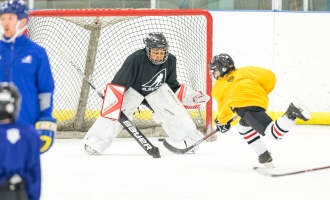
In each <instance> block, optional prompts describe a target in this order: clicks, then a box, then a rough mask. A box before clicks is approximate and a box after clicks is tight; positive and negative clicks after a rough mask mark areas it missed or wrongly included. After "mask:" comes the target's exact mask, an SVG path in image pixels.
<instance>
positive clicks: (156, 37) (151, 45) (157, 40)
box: [143, 33, 168, 65]
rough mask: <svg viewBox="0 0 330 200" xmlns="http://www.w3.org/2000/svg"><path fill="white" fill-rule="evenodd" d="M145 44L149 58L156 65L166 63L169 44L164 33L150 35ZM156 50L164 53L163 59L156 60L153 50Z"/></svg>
mask: <svg viewBox="0 0 330 200" xmlns="http://www.w3.org/2000/svg"><path fill="white" fill-rule="evenodd" d="M143 42H144V44H145V45H146V53H147V56H148V58H149V60H150V61H151V62H152V63H153V64H154V65H161V64H163V63H164V62H166V60H167V58H168V42H167V40H166V38H165V36H164V35H163V34H162V33H149V35H148V36H147V37H146V38H145V39H144V40H143ZM156 49H157V50H160V51H161V52H163V53H164V55H163V56H162V58H160V59H155V57H154V56H153V55H152V50H156Z"/></svg>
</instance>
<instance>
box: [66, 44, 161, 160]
mask: <svg viewBox="0 0 330 200" xmlns="http://www.w3.org/2000/svg"><path fill="white" fill-rule="evenodd" d="M60 54H61V55H62V56H63V57H64V58H65V60H67V61H68V62H69V63H70V64H71V65H72V66H73V67H74V68H75V69H76V70H77V71H78V73H79V75H81V76H82V77H83V79H84V80H85V81H87V83H88V84H89V85H90V86H91V88H92V89H93V90H94V91H96V93H97V94H98V95H99V96H100V97H101V98H102V99H103V98H104V96H103V94H102V93H101V92H100V91H98V90H97V89H96V87H95V86H94V85H93V84H92V82H90V80H89V79H88V78H87V77H86V76H85V74H84V73H83V72H82V71H81V69H80V68H79V67H78V66H77V65H75V63H73V61H72V60H71V59H70V58H69V57H68V56H67V55H66V53H65V52H64V51H60ZM118 121H119V123H120V124H121V125H122V126H123V127H124V128H125V129H126V130H127V132H128V133H129V134H130V135H131V136H132V137H133V138H134V139H135V140H136V141H137V142H138V143H139V144H140V146H141V147H142V148H143V149H144V150H145V151H146V152H147V153H148V154H149V155H151V156H152V157H153V158H160V154H159V149H158V147H155V146H153V145H152V144H151V142H150V141H149V140H148V139H147V138H146V137H145V136H144V135H143V134H142V133H141V131H140V130H139V129H138V128H137V127H136V126H135V125H134V124H133V123H132V121H131V120H129V119H128V117H127V116H126V115H125V114H124V113H123V112H121V114H120V118H119V120H118Z"/></svg>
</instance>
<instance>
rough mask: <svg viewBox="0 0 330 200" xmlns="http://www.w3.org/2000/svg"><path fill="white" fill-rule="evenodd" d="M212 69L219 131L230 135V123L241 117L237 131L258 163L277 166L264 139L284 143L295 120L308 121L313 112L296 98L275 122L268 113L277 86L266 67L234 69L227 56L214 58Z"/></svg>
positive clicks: (216, 119) (216, 122)
mask: <svg viewBox="0 0 330 200" xmlns="http://www.w3.org/2000/svg"><path fill="white" fill-rule="evenodd" d="M209 68H210V70H211V73H212V75H213V77H214V78H215V79H216V81H215V84H214V86H213V88H212V97H213V98H214V99H215V100H216V101H217V103H218V116H217V117H216V118H215V120H214V121H215V124H216V128H217V131H218V132H221V133H225V132H227V131H228V130H229V129H230V127H231V125H230V123H227V122H228V121H229V120H230V119H231V117H232V115H233V113H236V114H237V115H239V116H240V117H241V119H240V121H239V123H238V125H237V130H238V132H239V133H240V135H241V136H242V137H243V138H244V140H245V141H246V142H247V143H248V144H249V146H250V147H251V148H252V150H253V151H254V152H255V153H256V154H257V155H258V156H259V162H260V163H261V164H264V165H265V166H267V167H274V165H273V164H272V160H273V159H272V157H271V155H270V153H269V151H268V150H267V147H266V146H265V144H264V142H263V141H262V139H261V137H260V135H261V136H266V137H267V138H269V139H272V140H281V139H282V138H283V137H284V136H285V135H286V134H287V133H288V132H289V130H290V129H291V128H292V127H293V126H294V124H295V122H296V118H300V119H302V120H304V121H308V120H309V118H310V117H311V115H310V112H309V111H308V109H307V108H306V107H305V106H304V104H303V103H302V102H301V101H300V100H299V99H297V98H295V99H294V100H293V102H292V103H291V104H290V105H289V107H288V109H287V111H286V112H285V113H284V115H283V116H282V117H280V118H278V119H277V120H275V121H273V120H272V119H271V118H270V117H269V116H268V115H267V113H266V109H267V107H268V94H269V93H271V92H272V91H273V89H274V87H275V83H276V76H275V74H274V73H273V72H272V71H271V70H269V69H266V68H261V67H255V66H246V67H240V68H237V69H236V68H235V65H234V61H233V59H232V58H231V57H230V56H229V55H228V54H225V53H221V54H219V55H216V56H214V57H213V58H212V59H211V62H210V65H209Z"/></svg>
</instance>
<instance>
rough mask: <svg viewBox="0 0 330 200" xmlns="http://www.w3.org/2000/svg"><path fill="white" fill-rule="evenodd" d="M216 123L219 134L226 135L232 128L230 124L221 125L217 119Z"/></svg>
mask: <svg viewBox="0 0 330 200" xmlns="http://www.w3.org/2000/svg"><path fill="white" fill-rule="evenodd" d="M214 122H215V125H216V127H217V132H221V133H225V132H227V131H229V130H230V127H231V124H230V123H227V124H225V125H222V124H220V123H219V121H218V120H217V118H215V120H214Z"/></svg>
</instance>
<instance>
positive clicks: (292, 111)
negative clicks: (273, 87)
mask: <svg viewBox="0 0 330 200" xmlns="http://www.w3.org/2000/svg"><path fill="white" fill-rule="evenodd" d="M285 115H286V116H287V117H288V118H289V119H291V120H295V119H296V118H299V119H302V120H304V121H308V120H309V119H310V118H311V113H310V112H309V110H308V109H307V107H306V106H305V105H304V104H303V103H302V102H301V101H300V100H299V99H298V98H297V97H296V98H295V99H294V100H293V102H292V103H291V104H290V105H289V108H288V109H287V111H286V112H285Z"/></svg>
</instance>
